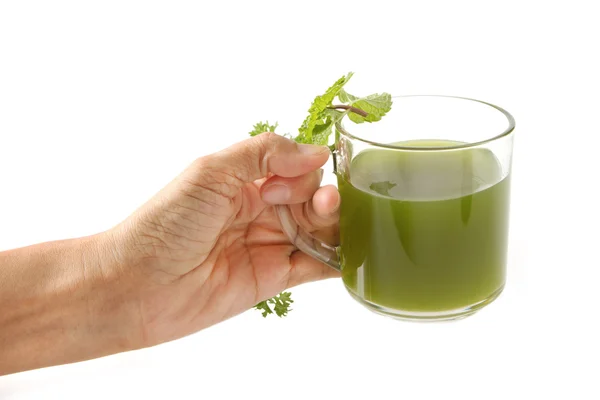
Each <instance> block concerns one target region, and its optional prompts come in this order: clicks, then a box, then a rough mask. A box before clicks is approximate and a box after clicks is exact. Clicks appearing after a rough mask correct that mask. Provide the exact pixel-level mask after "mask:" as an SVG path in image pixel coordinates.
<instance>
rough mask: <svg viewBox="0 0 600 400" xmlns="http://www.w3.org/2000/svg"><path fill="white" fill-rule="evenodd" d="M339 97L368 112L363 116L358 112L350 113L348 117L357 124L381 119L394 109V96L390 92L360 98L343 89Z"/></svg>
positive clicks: (342, 100)
mask: <svg viewBox="0 0 600 400" xmlns="http://www.w3.org/2000/svg"><path fill="white" fill-rule="evenodd" d="M338 99H339V100H340V101H341V102H343V103H348V105H351V106H352V107H356V108H359V109H361V110H363V111H365V112H366V113H367V114H368V115H367V116H366V117H363V116H362V115H359V114H356V113H352V112H351V113H348V118H350V120H351V121H352V122H355V123H357V124H360V123H363V122H375V121H379V120H380V119H381V117H383V116H384V115H385V114H387V113H388V112H389V111H390V110H391V109H392V96H391V95H390V94H389V93H381V94H379V93H375V94H372V95H369V96H367V97H362V98H358V97H356V96H353V95H351V94H350V93H348V92H346V91H345V90H344V89H341V90H340V91H339V93H338Z"/></svg>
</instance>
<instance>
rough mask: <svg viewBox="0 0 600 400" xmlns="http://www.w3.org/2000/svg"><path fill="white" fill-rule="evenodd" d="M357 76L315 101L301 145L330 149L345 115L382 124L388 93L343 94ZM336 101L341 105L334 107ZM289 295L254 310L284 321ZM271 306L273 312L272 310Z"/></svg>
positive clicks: (256, 131)
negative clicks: (359, 95)
mask: <svg viewBox="0 0 600 400" xmlns="http://www.w3.org/2000/svg"><path fill="white" fill-rule="evenodd" d="M353 75H354V73H353V72H349V73H348V74H346V75H345V76H342V77H341V78H340V79H338V80H337V81H335V83H334V84H333V85H331V86H330V87H329V89H327V91H325V93H324V94H322V95H320V96H317V97H315V99H314V100H313V102H312V104H311V106H310V108H309V109H308V116H307V117H306V118H305V119H304V121H303V122H302V125H300V128H298V134H297V135H296V136H295V137H292V136H291V135H289V134H285V136H288V137H290V138H293V140H295V141H296V142H298V143H308V144H317V145H327V144H328V141H329V136H330V135H331V134H332V133H333V127H334V126H335V124H336V123H337V122H338V121H340V120H341V119H342V118H343V117H344V116H345V115H348V118H349V119H350V120H351V121H352V122H355V123H357V124H360V123H364V122H376V121H379V120H380V119H381V118H382V117H383V116H384V115H385V114H387V113H388V112H389V111H390V110H391V108H392V96H391V95H390V94H389V93H375V94H372V95H369V96H366V97H357V96H354V95H351V94H350V93H348V92H346V91H345V90H344V86H345V85H346V84H347V83H348V81H349V80H350V78H352V76H353ZM336 98H337V100H338V102H339V104H333V102H334V100H335V99H336ZM277 126H278V124H277V123H275V124H273V125H271V124H269V121H265V122H259V123H257V124H255V125H254V127H253V129H252V131H250V136H256V135H260V134H261V133H264V132H275V130H276V129H277ZM290 296H291V293H290V292H283V293H280V294H278V295H277V296H275V297H273V298H271V299H268V300H265V301H261V302H260V303H258V304H257V305H256V306H254V308H256V309H257V310H260V311H262V316H263V317H265V318H266V317H267V315H269V314H273V313H275V315H277V316H278V317H284V316H286V315H287V313H288V312H289V311H291V308H290V306H291V303H293V302H294V301H293V300H292V299H291V297H290ZM271 306H273V308H272V309H271Z"/></svg>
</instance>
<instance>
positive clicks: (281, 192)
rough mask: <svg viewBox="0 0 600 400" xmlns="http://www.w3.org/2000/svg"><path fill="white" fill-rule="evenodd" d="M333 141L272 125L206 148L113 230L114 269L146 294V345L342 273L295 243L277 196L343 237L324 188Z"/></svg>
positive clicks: (306, 222) (306, 220)
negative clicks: (305, 139) (308, 140)
mask: <svg viewBox="0 0 600 400" xmlns="http://www.w3.org/2000/svg"><path fill="white" fill-rule="evenodd" d="M328 156H329V151H328V149H327V147H322V146H313V145H304V144H296V143H295V142H293V141H291V140H289V139H286V138H284V137H282V136H279V135H276V134H272V133H265V134H262V135H259V136H256V137H254V138H251V139H248V140H245V141H243V142H240V143H238V144H236V145H234V146H231V147H230V148H227V149H225V150H223V151H221V152H218V153H215V154H212V155H209V156H206V157H202V158H199V159H198V160H196V161H195V162H194V163H193V164H192V165H190V166H189V167H188V168H187V169H186V170H185V171H184V172H183V173H182V174H181V175H180V176H178V177H177V178H176V179H175V180H173V181H172V182H171V183H170V184H169V185H167V186H166V187H165V188H164V189H163V190H162V191H160V192H159V193H158V194H157V195H156V196H155V197H154V198H153V199H151V200H150V201H149V202H148V203H147V204H145V205H144V206H143V207H141V208H140V209H139V210H137V211H136V212H135V213H134V214H133V215H132V216H131V217H130V218H128V219H127V220H126V221H124V222H123V223H122V224H120V225H118V226H117V227H115V228H114V229H113V230H111V231H109V232H108V235H109V237H110V238H111V246H112V247H113V248H114V249H115V250H114V251H113V253H114V254H115V255H116V258H117V260H118V262H117V263H116V264H115V265H116V266H117V267H116V268H113V269H112V270H111V271H109V274H111V275H115V274H116V275H117V276H119V279H118V280H125V281H126V282H128V283H129V284H128V286H129V287H130V288H131V293H130V295H129V297H130V299H129V301H133V302H136V303H138V304H137V305H138V307H132V309H134V310H139V315H137V316H136V317H135V318H133V320H134V321H138V322H137V323H136V324H137V325H138V328H139V333H140V338H141V339H140V340H141V342H142V343H141V345H140V347H146V346H151V345H154V344H158V343H161V342H165V341H168V340H172V339H176V338H179V337H182V336H185V335H188V334H191V333H193V332H196V331H198V330H200V329H203V328H205V327H208V326H210V325H213V324H215V323H217V322H220V321H223V320H225V319H227V318H229V317H232V316H234V315H236V314H239V313H241V312H243V311H245V310H247V309H249V308H251V307H253V306H254V305H255V304H257V303H258V302H260V301H263V300H265V299H268V298H270V297H273V296H274V295H276V294H278V293H279V292H281V291H283V290H285V289H287V288H289V287H292V286H295V285H299V284H301V283H305V282H309V281H314V280H319V279H325V278H331V277H335V276H338V275H339V274H338V273H337V272H336V271H334V270H333V269H331V268H329V267H328V266H326V265H324V264H322V263H320V262H318V261H315V260H314V259H312V258H311V257H309V256H307V255H305V254H304V253H301V252H299V251H297V249H296V248H295V246H294V245H293V244H291V243H290V241H289V240H288V238H287V237H286V235H285V234H284V233H283V232H282V231H281V227H280V224H279V220H278V218H277V215H276V214H275V211H274V207H273V206H272V205H274V204H290V205H291V210H292V212H293V213H294V215H295V216H296V218H297V219H298V221H299V222H300V224H301V225H303V226H305V227H306V228H307V230H308V231H312V232H315V233H316V234H317V235H325V236H329V237H330V238H332V240H335V239H334V238H335V235H336V232H337V222H338V215H337V209H338V207H339V203H340V197H339V194H338V192H337V189H336V188H335V187H334V186H324V187H321V188H319V186H320V183H321V178H322V170H320V169H319V167H321V166H322V165H323V164H325V162H326V161H327V159H328Z"/></svg>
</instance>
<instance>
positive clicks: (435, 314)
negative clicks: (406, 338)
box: [346, 285, 504, 322]
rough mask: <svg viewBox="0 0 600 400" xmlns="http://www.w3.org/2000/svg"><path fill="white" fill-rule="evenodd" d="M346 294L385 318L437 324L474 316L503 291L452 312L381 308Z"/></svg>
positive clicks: (502, 287)
mask: <svg viewBox="0 0 600 400" xmlns="http://www.w3.org/2000/svg"><path fill="white" fill-rule="evenodd" d="M346 290H348V293H350V295H351V296H352V297H353V298H354V300H356V301H358V302H359V303H360V304H362V305H363V306H365V307H366V308H367V309H369V310H371V311H373V312H374V313H376V314H380V315H384V316H386V317H390V318H394V319H398V320H402V321H413V322H438V321H455V320H459V319H463V318H466V317H468V316H470V315H473V314H475V313H476V312H477V311H479V310H481V309H482V308H483V307H485V306H487V305H488V304H490V303H491V302H493V301H494V300H496V298H498V296H500V293H502V290H504V285H502V286H501V287H500V288H499V289H498V290H496V291H495V292H493V293H492V294H491V295H490V296H488V297H487V298H486V299H483V300H481V301H479V302H477V303H475V304H471V305H470V306H467V307H464V308H458V309H454V310H445V311H432V312H417V311H403V310H396V309H392V308H387V307H383V306H380V305H377V304H375V303H371V302H370V301H367V300H365V299H363V298H361V297H359V296H358V295H357V294H356V293H353V292H352V291H351V290H350V289H348V288H347V287H346Z"/></svg>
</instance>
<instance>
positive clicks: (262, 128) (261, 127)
mask: <svg viewBox="0 0 600 400" xmlns="http://www.w3.org/2000/svg"><path fill="white" fill-rule="evenodd" d="M277 126H278V124H277V122H275V125H270V124H269V121H265V122H259V123H257V124H254V128H253V129H252V130H251V131H250V132H249V133H250V136H256V135H260V134H261V133H264V132H275V129H277Z"/></svg>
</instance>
